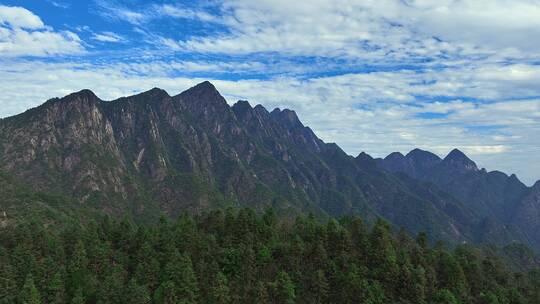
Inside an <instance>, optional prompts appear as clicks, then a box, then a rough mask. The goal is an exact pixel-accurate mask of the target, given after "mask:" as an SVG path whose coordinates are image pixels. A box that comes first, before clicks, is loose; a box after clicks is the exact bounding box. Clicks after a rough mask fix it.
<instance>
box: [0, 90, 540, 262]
mask: <svg viewBox="0 0 540 304" xmlns="http://www.w3.org/2000/svg"><path fill="white" fill-rule="evenodd" d="M0 170H1V171H2V172H1V173H0V184H1V185H2V190H1V191H0V195H2V200H0V217H1V216H2V212H3V211H6V210H7V215H3V217H4V218H3V219H2V218H0V224H2V223H4V225H5V224H6V223H9V220H8V219H10V218H17V217H25V216H27V215H28V214H29V212H31V211H32V212H35V210H36V209H35V208H38V207H39V210H41V211H40V213H41V214H43V213H45V214H53V215H56V217H55V218H56V219H65V218H66V217H69V216H70V214H76V213H77V212H78V211H77V210H86V211H85V212H105V213H108V214H113V215H124V214H127V215H130V216H133V217H135V218H138V219H140V220H143V221H144V220H154V219H156V218H157V217H159V216H160V214H162V213H165V214H168V215H170V216H176V215H178V214H179V213H181V212H183V211H189V212H195V213H197V212H201V211H203V210H207V209H210V208H216V207H223V206H249V207H251V208H253V209H255V210H259V211H261V210H264V209H266V208H268V207H273V208H274V209H275V210H276V211H277V212H279V213H281V214H282V215H285V216H294V215H296V214H299V213H304V212H311V213H313V214H315V215H316V216H319V217H328V216H331V217H342V216H346V215H349V214H357V215H361V216H362V217H363V218H364V219H366V220H367V221H372V220H374V219H376V218H378V217H382V218H385V219H386V220H388V221H389V222H390V223H391V224H392V225H394V226H395V227H404V228H406V229H407V230H409V231H411V232H412V233H418V232H420V231H425V232H427V233H428V235H429V236H430V237H431V238H432V239H442V240H445V241H448V242H450V243H453V244H458V243H464V242H470V243H493V244H497V245H506V244H509V243H514V242H517V243H523V244H525V245H527V246H530V247H531V248H534V249H536V250H537V251H538V250H540V181H539V182H537V183H536V184H535V185H534V186H533V187H527V186H526V185H524V184H523V183H522V182H520V181H519V179H518V178H517V177H516V176H515V175H511V176H508V175H506V174H504V173H502V172H498V171H493V172H487V171H486V170H485V169H479V168H478V167H477V166H476V164H475V163H474V162H473V161H472V160H471V159H469V158H468V157H467V156H466V155H465V154H464V153H462V152H461V151H459V150H453V151H452V152H450V153H449V154H448V155H447V156H446V157H445V158H444V159H441V158H439V157H438V156H437V155H435V154H433V153H430V152H428V151H422V150H419V149H415V150H413V151H411V152H410V153H408V154H407V155H403V154H401V153H397V152H396V153H392V154H390V155H388V156H387V157H385V158H384V159H374V158H372V157H371V156H369V155H368V154H366V153H361V154H359V155H358V156H356V157H354V156H351V155H348V154H347V153H345V152H344V151H343V150H342V149H341V148H340V147H339V146H338V145H336V144H334V143H325V142H324V141H322V140H321V139H319V138H318V137H317V136H316V135H315V133H314V132H313V131H312V130H311V129H310V128H309V127H306V126H304V125H303V124H302V122H301V121H300V120H299V118H298V117H297V115H296V113H295V112H294V111H292V110H288V109H283V110H281V109H274V110H272V111H268V110H267V109H265V108H264V107H263V106H261V105H257V106H254V107H253V106H252V105H251V104H250V103H249V102H248V101H238V102H236V103H235V104H234V105H232V106H230V105H229V104H228V103H227V102H226V100H225V99H224V98H223V97H222V96H221V95H220V93H219V92H218V91H217V90H216V88H215V87H214V86H213V85H212V84H211V83H209V82H203V83H200V84H198V85H196V86H195V87H192V88H190V89H188V90H186V91H184V92H182V93H180V94H178V95H176V96H170V95H169V94H168V93H167V92H165V91H164V90H161V89H158V88H154V89H152V90H150V91H147V92H144V93H141V94H138V95H134V96H129V97H123V98H120V99H117V100H113V101H103V100H101V99H99V98H98V97H97V96H96V95H95V94H94V93H93V92H91V91H89V90H82V91H80V92H76V93H73V94H70V95H68V96H65V97H63V98H53V99H50V100H48V101H47V102H45V103H44V104H42V105H40V106H38V107H36V108H33V109H30V110H28V111H26V112H24V113H22V114H19V115H16V116H12V117H8V118H5V119H2V120H0ZM10 189H11V190H10ZM14 189H15V190H14ZM17 189H18V190H17ZM23 206H24V208H23ZM33 206H35V208H33ZM89 210H91V211H89ZM59 214H60V215H61V216H58V215H59Z"/></svg>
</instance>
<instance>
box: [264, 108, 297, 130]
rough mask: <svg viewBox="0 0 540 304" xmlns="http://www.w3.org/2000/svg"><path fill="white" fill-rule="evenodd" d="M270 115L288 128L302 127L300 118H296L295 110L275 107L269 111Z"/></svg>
mask: <svg viewBox="0 0 540 304" xmlns="http://www.w3.org/2000/svg"><path fill="white" fill-rule="evenodd" d="M270 115H272V117H273V118H274V119H276V120H277V121H278V122H279V123H281V124H283V125H284V126H286V127H288V128H289V129H295V128H303V127H304V125H303V124H302V122H300V119H298V116H297V115H296V112H295V111H291V110H289V109H284V110H280V109H279V108H276V109H274V110H273V111H272V112H271V113H270Z"/></svg>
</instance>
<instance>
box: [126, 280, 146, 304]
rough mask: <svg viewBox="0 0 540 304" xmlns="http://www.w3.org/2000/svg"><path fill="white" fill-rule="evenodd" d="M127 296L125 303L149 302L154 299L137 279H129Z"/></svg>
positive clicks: (140, 303) (142, 303) (144, 303)
mask: <svg viewBox="0 0 540 304" xmlns="http://www.w3.org/2000/svg"><path fill="white" fill-rule="evenodd" d="M125 298H126V300H125V303H130V304H148V303H150V301H151V299H152V298H151V297H150V294H149V293H148V290H147V289H146V287H145V286H143V285H140V284H138V283H137V280H135V279H131V280H129V283H128V285H127V287H126V294H125Z"/></svg>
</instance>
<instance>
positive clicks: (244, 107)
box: [232, 100, 253, 118]
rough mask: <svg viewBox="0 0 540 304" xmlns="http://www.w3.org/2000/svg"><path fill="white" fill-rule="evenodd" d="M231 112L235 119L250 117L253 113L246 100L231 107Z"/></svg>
mask: <svg viewBox="0 0 540 304" xmlns="http://www.w3.org/2000/svg"><path fill="white" fill-rule="evenodd" d="M232 110H233V112H234V113H235V115H236V117H237V118H242V117H244V116H246V115H250V113H252V112H253V108H252V107H251V105H250V104H249V102H248V101H247V100H239V101H237V102H236V103H235V104H234V105H233V106H232Z"/></svg>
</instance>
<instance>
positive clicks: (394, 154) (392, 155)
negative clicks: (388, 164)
mask: <svg viewBox="0 0 540 304" xmlns="http://www.w3.org/2000/svg"><path fill="white" fill-rule="evenodd" d="M404 157H405V156H404V155H403V154H402V153H401V152H392V153H390V154H388V155H387V156H386V157H385V158H384V159H385V160H389V159H401V158H404Z"/></svg>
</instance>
